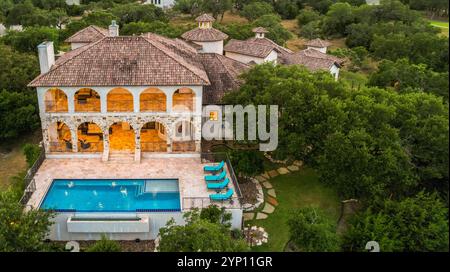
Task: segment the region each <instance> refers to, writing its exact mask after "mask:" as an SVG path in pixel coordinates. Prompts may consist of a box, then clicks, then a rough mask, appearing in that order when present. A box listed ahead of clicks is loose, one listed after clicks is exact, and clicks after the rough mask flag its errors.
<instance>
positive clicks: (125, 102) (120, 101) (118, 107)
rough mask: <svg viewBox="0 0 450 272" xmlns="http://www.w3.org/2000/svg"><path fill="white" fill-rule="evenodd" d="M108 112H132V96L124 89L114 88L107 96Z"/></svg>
mask: <svg viewBox="0 0 450 272" xmlns="http://www.w3.org/2000/svg"><path fill="white" fill-rule="evenodd" d="M106 105H107V110H108V112H133V111H134V101H133V94H132V93H131V92H130V91H128V90H127V89H124V88H114V89H112V90H111V91H109V92H108V95H107V101H106Z"/></svg>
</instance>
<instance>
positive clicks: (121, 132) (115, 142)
mask: <svg viewBox="0 0 450 272" xmlns="http://www.w3.org/2000/svg"><path fill="white" fill-rule="evenodd" d="M109 148H110V150H111V151H133V152H134V148H135V139H134V131H133V128H132V127H131V126H130V124H128V123H127V122H117V123H114V124H112V125H111V126H110V127H109Z"/></svg>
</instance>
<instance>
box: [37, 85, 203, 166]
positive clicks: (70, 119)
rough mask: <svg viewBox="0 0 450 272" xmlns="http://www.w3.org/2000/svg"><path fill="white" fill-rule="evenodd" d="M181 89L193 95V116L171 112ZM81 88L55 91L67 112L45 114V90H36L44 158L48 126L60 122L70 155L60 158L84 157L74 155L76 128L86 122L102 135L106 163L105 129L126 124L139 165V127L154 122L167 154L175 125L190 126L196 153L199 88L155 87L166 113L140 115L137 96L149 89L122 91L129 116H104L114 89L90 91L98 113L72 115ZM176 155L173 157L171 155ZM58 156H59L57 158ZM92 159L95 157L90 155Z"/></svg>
mask: <svg viewBox="0 0 450 272" xmlns="http://www.w3.org/2000/svg"><path fill="white" fill-rule="evenodd" d="M181 87H184V88H190V89H191V90H192V91H193V92H194V93H195V99H194V100H195V109H194V111H193V112H174V111H172V97H173V94H174V93H175V91H177V90H178V89H180V88H181ZM82 88H83V87H77V88H74V87H70V88H64V87H61V88H58V89H60V90H62V91H63V92H64V93H65V94H66V96H67V99H68V112H46V111H45V101H44V100H45V94H46V92H47V91H48V90H49V88H38V89H37V91H38V92H37V93H38V103H39V111H40V117H41V124H42V132H43V133H42V135H43V142H44V147H45V150H46V153H47V154H50V153H51V152H49V150H50V148H49V145H50V126H51V125H52V124H55V123H56V122H62V123H64V124H66V125H67V127H68V128H69V129H70V133H71V142H72V152H66V153H65V154H64V157H69V158H70V157H74V158H76V157H79V156H81V155H83V156H86V153H84V154H81V153H78V145H77V144H74V143H78V135H77V134H78V133H77V129H78V127H79V126H80V125H81V124H83V123H86V122H92V123H95V124H96V125H97V126H98V127H99V128H100V129H101V130H102V133H103V154H96V156H99V155H101V156H102V158H103V160H105V161H106V160H108V157H109V153H110V148H109V128H110V127H111V125H113V124H114V123H118V122H127V123H128V124H129V125H130V126H131V128H132V129H133V131H134V135H135V160H136V161H139V160H140V158H141V140H140V134H141V129H142V127H143V126H144V125H145V124H146V123H148V122H157V123H160V124H162V125H163V126H164V128H165V131H166V136H167V144H168V149H167V153H173V152H172V142H173V139H175V132H176V130H177V127H178V126H179V124H181V123H183V122H187V123H190V124H191V125H192V128H193V131H192V138H193V139H191V140H193V141H194V142H195V152H197V153H198V152H200V146H201V125H202V118H201V112H202V104H201V103H202V87H201V86H173V87H158V89H160V90H161V91H163V92H164V93H165V94H166V105H167V110H166V112H140V111H139V105H140V101H139V97H140V94H141V93H142V92H143V91H145V90H146V89H148V88H149V86H141V87H127V88H126V89H127V90H128V91H129V92H130V93H132V95H133V100H134V101H133V104H134V111H133V112H107V94H108V92H109V91H110V90H112V89H114V87H98V88H95V87H90V89H93V90H95V91H96V92H97V93H98V94H99V96H100V101H101V111H100V112H75V110H74V108H75V107H74V95H75V93H76V92H77V91H78V90H80V89H82ZM175 154H176V153H174V155H175ZM60 155H61V154H60ZM92 155H93V156H95V154H92Z"/></svg>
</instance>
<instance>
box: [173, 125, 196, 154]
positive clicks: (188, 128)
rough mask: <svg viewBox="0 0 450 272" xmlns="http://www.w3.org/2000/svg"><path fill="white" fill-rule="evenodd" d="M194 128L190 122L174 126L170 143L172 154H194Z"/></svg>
mask: <svg viewBox="0 0 450 272" xmlns="http://www.w3.org/2000/svg"><path fill="white" fill-rule="evenodd" d="M195 149H196V144H195V126H194V124H193V123H192V122H191V121H188V120H183V121H178V122H177V123H175V124H174V134H173V142H172V151H173V152H195Z"/></svg>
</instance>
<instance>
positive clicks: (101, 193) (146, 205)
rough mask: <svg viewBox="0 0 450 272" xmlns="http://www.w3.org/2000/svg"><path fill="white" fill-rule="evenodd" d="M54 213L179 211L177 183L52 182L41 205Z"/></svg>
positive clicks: (174, 180) (133, 180)
mask: <svg viewBox="0 0 450 272" xmlns="http://www.w3.org/2000/svg"><path fill="white" fill-rule="evenodd" d="M40 207H41V209H45V210H54V211H57V212H175V211H180V209H181V205H180V191H179V187H178V180H177V179H108V180H106V179H93V180H91V179H55V180H53V182H52V184H51V186H50V187H49V190H48V191H47V194H46V196H45V198H44V200H43V202H42V204H41V205H40Z"/></svg>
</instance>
